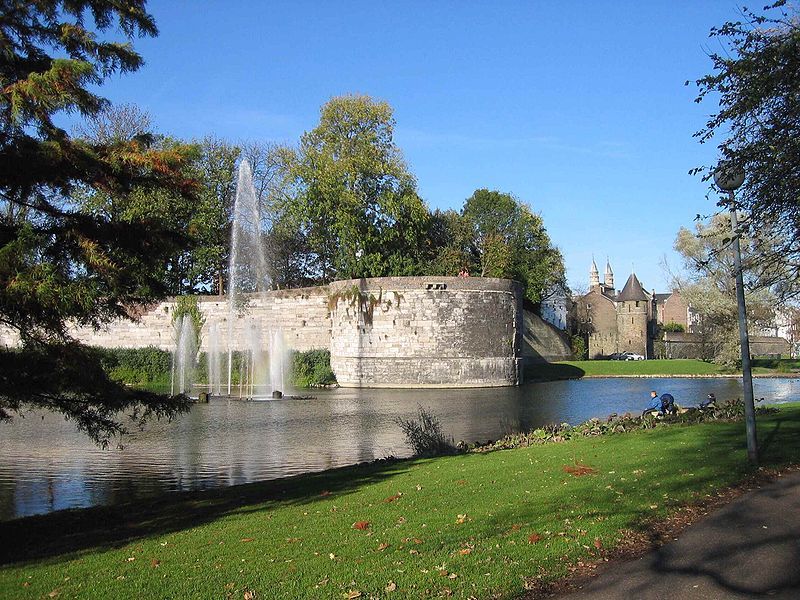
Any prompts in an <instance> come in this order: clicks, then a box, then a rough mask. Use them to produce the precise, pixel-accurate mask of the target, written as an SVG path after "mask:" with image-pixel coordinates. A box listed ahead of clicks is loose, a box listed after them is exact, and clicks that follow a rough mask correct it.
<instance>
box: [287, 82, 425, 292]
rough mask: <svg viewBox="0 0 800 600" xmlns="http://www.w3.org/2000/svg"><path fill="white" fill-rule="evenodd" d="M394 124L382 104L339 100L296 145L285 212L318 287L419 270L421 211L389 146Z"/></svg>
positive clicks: (356, 98) (396, 152)
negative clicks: (290, 201)
mask: <svg viewBox="0 0 800 600" xmlns="http://www.w3.org/2000/svg"><path fill="white" fill-rule="evenodd" d="M394 123H395V121H394V117H393V116H392V108H391V107H390V106H389V104H387V103H386V102H377V101H375V100H373V99H372V98H370V97H368V96H340V97H337V98H333V99H331V100H330V101H328V102H327V103H326V104H325V105H324V106H323V107H322V110H321V114H320V122H319V125H317V127H315V128H314V129H313V130H312V131H310V132H307V133H306V134H304V135H303V137H302V139H301V141H300V149H299V153H298V154H299V155H298V159H297V162H296V163H295V165H294V167H293V173H294V175H295V177H296V178H297V181H298V186H299V194H298V197H297V201H296V202H295V203H294V205H293V208H292V211H293V213H294V216H295V218H296V222H297V224H298V225H299V226H300V228H301V230H302V232H303V234H304V235H305V236H306V238H307V242H308V246H309V248H310V249H311V251H312V253H313V257H312V258H313V263H312V265H313V272H312V274H311V275H312V277H313V278H314V279H316V280H317V281H319V282H322V283H327V282H329V281H332V280H334V279H345V278H352V277H379V276H385V275H410V274H414V273H415V272H417V270H418V267H419V262H420V258H421V252H422V243H423V239H424V232H425V223H426V219H427V210H426V208H425V205H424V204H423V203H422V201H421V200H420V198H419V196H418V195H417V193H416V189H415V188H416V183H415V181H414V178H413V176H412V175H411V174H410V173H409V171H408V168H407V167H406V164H405V162H404V161H403V158H402V154H401V152H400V149H399V148H398V147H397V146H396V145H395V144H394V141H393V132H394Z"/></svg>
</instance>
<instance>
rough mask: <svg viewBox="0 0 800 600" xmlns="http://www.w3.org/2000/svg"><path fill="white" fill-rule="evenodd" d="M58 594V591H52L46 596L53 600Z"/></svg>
mask: <svg viewBox="0 0 800 600" xmlns="http://www.w3.org/2000/svg"><path fill="white" fill-rule="evenodd" d="M59 593H60V592H59V590H53V591H52V592H50V593H49V594H47V596H48V598H55V597H56V596H58V594H59Z"/></svg>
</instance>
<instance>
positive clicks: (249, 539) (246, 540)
mask: <svg viewBox="0 0 800 600" xmlns="http://www.w3.org/2000/svg"><path fill="white" fill-rule="evenodd" d="M239 541H240V542H255V541H256V538H242V539H241V540H239Z"/></svg>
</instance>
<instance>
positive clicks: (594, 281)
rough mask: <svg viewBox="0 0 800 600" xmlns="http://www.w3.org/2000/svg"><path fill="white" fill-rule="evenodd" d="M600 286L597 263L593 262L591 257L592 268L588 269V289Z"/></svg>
mask: <svg viewBox="0 0 800 600" xmlns="http://www.w3.org/2000/svg"><path fill="white" fill-rule="evenodd" d="M599 285H600V271H598V270H597V263H595V262H594V257H592V268H591V269H589V288H593V287H597V286H599Z"/></svg>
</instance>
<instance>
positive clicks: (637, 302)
mask: <svg viewBox="0 0 800 600" xmlns="http://www.w3.org/2000/svg"><path fill="white" fill-rule="evenodd" d="M636 308H639V301H638V300H637V301H636Z"/></svg>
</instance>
